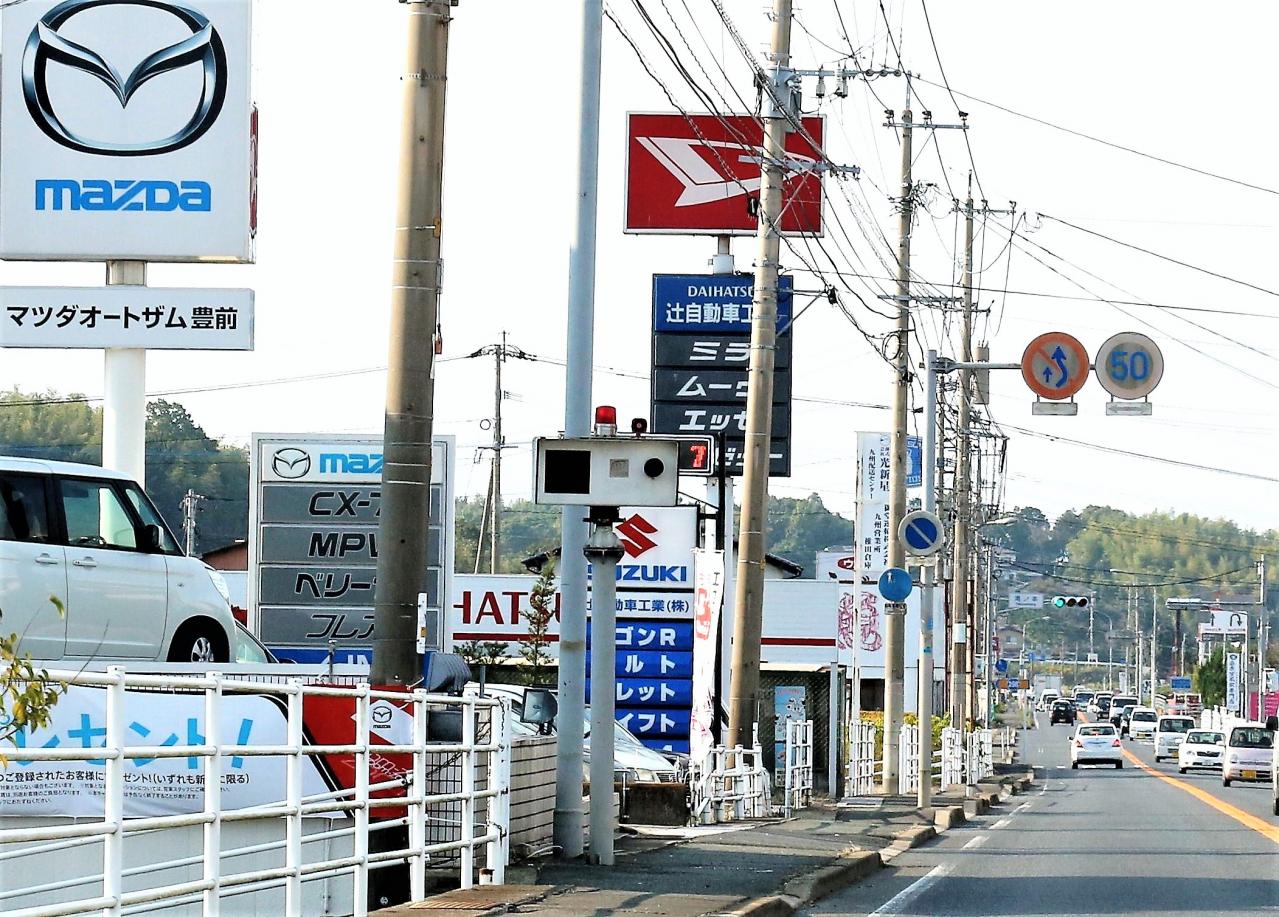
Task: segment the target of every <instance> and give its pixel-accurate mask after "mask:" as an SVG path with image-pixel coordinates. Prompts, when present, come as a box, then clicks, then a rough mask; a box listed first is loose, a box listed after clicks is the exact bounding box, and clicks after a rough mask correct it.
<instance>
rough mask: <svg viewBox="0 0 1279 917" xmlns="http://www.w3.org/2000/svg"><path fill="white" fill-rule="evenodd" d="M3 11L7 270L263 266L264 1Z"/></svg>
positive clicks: (165, 0) (2, 222)
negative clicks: (259, 35)
mask: <svg viewBox="0 0 1279 917" xmlns="http://www.w3.org/2000/svg"><path fill="white" fill-rule="evenodd" d="M3 10H4V13H3V17H0V36H2V37H3V44H2V45H0V61H2V62H3V65H2V66H0V257H3V258H9V259H19V260H67V261H107V260H112V259H126V260H136V261H232V262H245V261H252V260H253V198H254V180H255V170H254V148H253V125H254V116H253V110H252V104H251V93H250V86H249V80H250V75H251V72H252V71H251V67H250V59H249V45H250V40H251V37H252V31H253V30H252V24H251V10H252V4H251V2H250V0H182V2H170V0H25V2H22V3H6V4H5V5H4V7H3ZM99 346H101V345H99ZM127 346H133V345H127Z"/></svg>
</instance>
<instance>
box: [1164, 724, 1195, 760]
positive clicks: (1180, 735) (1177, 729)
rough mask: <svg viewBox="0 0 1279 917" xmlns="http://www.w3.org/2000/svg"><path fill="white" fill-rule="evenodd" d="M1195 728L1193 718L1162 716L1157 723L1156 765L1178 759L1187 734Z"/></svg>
mask: <svg viewBox="0 0 1279 917" xmlns="http://www.w3.org/2000/svg"><path fill="white" fill-rule="evenodd" d="M1194 728H1195V721H1194V720H1193V719H1192V718H1191V717H1188V716H1161V717H1160V718H1159V721H1158V722H1157V723H1155V763H1156V764H1158V763H1159V762H1160V761H1162V760H1163V759H1164V758H1176V757H1177V749H1178V748H1180V747H1181V743H1182V742H1183V741H1185V738H1186V733H1188V732H1190V730H1192V729H1194Z"/></svg>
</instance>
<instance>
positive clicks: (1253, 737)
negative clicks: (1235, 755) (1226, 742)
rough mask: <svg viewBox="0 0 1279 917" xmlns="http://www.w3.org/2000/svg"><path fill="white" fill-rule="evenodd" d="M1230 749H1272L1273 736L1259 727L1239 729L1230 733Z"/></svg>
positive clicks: (1273, 745) (1273, 743) (1273, 744)
mask: <svg viewBox="0 0 1279 917" xmlns="http://www.w3.org/2000/svg"><path fill="white" fill-rule="evenodd" d="M1230 747H1231V748H1274V747H1275V736H1274V733H1272V732H1271V731H1270V730H1269V729H1263V728H1262V727H1260V726H1255V727H1253V726H1249V727H1240V728H1238V729H1235V730H1233V731H1232V732H1231V733H1230Z"/></svg>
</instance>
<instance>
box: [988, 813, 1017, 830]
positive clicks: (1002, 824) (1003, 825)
mask: <svg viewBox="0 0 1279 917" xmlns="http://www.w3.org/2000/svg"><path fill="white" fill-rule="evenodd" d="M1011 821H1012V819H1010V818H1008V817H1007V816H1004V817H1003V818H1001V819H1000V820H999V821H997V822H995V823H994V824H993V825H991V826H990V827H991V828H1007V827H1008V824H1009V822H1011Z"/></svg>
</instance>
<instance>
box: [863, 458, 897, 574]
mask: <svg viewBox="0 0 1279 917" xmlns="http://www.w3.org/2000/svg"><path fill="white" fill-rule="evenodd" d="M891 469H892V439H891V437H890V436H889V435H888V434H887V433H858V434H857V522H856V532H855V534H856V536H857V558H856V568H857V572H858V573H860V574H861V575H862V576H863V577H869V576H870V575H871V574H874V575H875V576H876V577H878V576H879V574H880V573H881V572H883V570H884V568H885V567H887V566H888V539H889V533H888V516H889V505H888V504H889V476H890V474H891Z"/></svg>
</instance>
